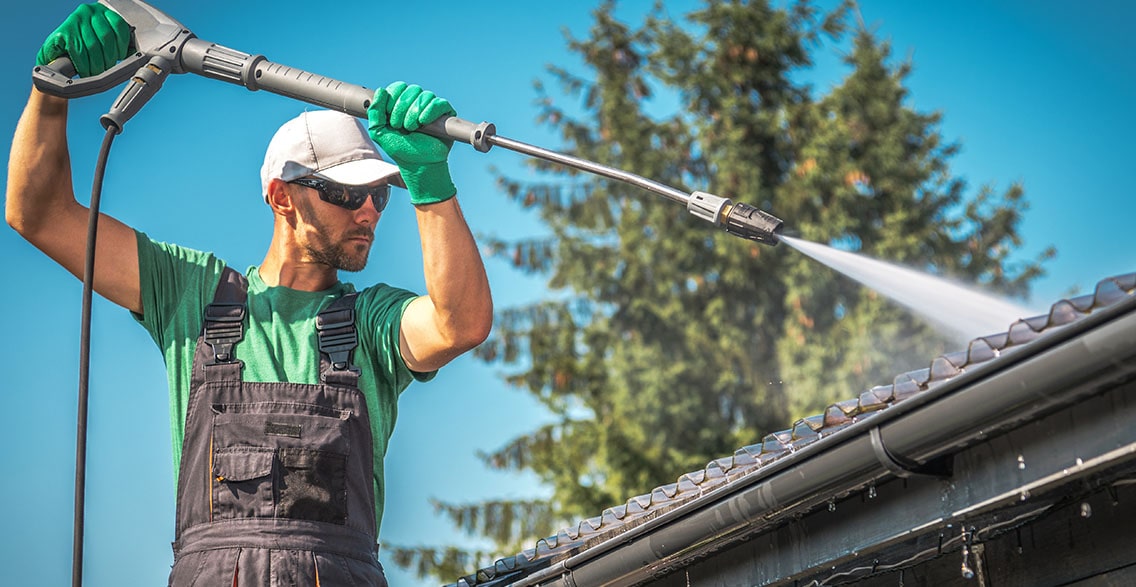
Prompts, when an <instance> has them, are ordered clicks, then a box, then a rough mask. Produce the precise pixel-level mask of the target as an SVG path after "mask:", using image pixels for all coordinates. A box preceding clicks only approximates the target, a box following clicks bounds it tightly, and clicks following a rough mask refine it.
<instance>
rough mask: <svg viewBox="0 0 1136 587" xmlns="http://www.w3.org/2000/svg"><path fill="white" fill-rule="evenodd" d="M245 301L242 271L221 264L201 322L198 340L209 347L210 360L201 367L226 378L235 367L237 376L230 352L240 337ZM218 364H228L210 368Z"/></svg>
mask: <svg viewBox="0 0 1136 587" xmlns="http://www.w3.org/2000/svg"><path fill="white" fill-rule="evenodd" d="M247 301H248V280H247V279H245V276H244V275H241V274H240V273H238V272H236V271H234V270H233V269H232V268H230V267H225V269H224V270H223V271H222V273H221V281H220V282H219V283H218V284H217V290H216V292H214V294H213V303H211V304H209V305H207V306H205V316H204V320H203V324H202V334H201V338H202V341H203V342H204V343H205V344H207V345H209V347H210V348H212V349H213V353H212V355H213V357H212V360H211V361H208V362H206V364H205V370H206V373H209V372H210V371H211V370H214V371H219V372H223V373H225V376H223V378H226V379H227V378H230V376H231V375H232V374H233V372H234V371H235V373H236V378H237V379H240V369H241V362H240V361H239V360H237V359H236V357H234V356H233V347H234V346H236V344H237V343H238V342H240V341H241V339H242V338H244V334H245V330H244V329H245V324H244V321H245V316H246V314H247V313H248V312H247V310H246V302H247ZM220 365H231V367H226V368H222V369H210V367H215V366H220Z"/></svg>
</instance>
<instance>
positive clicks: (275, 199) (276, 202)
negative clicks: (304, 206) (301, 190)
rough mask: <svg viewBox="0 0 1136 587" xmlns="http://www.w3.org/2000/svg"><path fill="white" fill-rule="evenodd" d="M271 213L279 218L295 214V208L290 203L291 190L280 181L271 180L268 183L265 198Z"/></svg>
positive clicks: (291, 202)
mask: <svg viewBox="0 0 1136 587" xmlns="http://www.w3.org/2000/svg"><path fill="white" fill-rule="evenodd" d="M265 199H266V200H267V201H268V206H269V207H270V208H272V212H273V213H275V214H279V215H281V216H291V215H293V214H295V210H296V206H295V203H294V202H293V201H292V190H291V189H289V188H288V184H287V182H285V181H284V180H282V179H279V178H277V179H273V180H271V181H269V182H268V194H267V195H266V196H265Z"/></svg>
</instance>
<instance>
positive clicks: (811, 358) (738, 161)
mask: <svg viewBox="0 0 1136 587" xmlns="http://www.w3.org/2000/svg"><path fill="white" fill-rule="evenodd" d="M614 9H615V5H614V2H605V3H604V4H602V5H601V6H600V7H599V8H598V9H597V10H596V11H595V12H594V24H593V26H592V28H591V30H590V31H589V34H588V37H587V38H585V39H570V40H569V44H570V47H571V49H572V50H573V51H574V52H575V53H576V54H577V55H579V56H580V58H581V60H582V62H583V64H584V67H583V73H574V72H572V71H570V70H569V69H568V68H564V67H559V66H553V67H550V68H549V74H550V77H551V78H552V79H553V80H554V81H555V82H556V83H557V85H558V86H559V87H560V89H561V90H562V91H563V95H562V97H559V98H554V97H552V96H551V95H549V94H547V93H546V90H545V88H544V86H543V84H538V86H537V89H538V91H539V92H540V97H541V100H540V102H539V103H540V104H541V112H540V116H539V120H540V121H541V122H542V123H545V124H547V125H549V126H551V127H552V128H554V129H556V130H557V131H558V132H559V136H560V137H561V138H562V145H561V146H560V148H559V149H558V150H560V151H563V152H568V153H571V154H573V155H575V156H577V157H581V158H584V159H587V160H591V161H596V162H599V163H602V164H605V165H608V166H611V167H615V168H618V169H624V170H627V171H631V172H633V173H636V174H638V175H641V176H643V177H647V178H651V179H655V180H657V181H659V182H661V183H663V184H666V185H670V186H675V187H678V188H680V189H682V190H683V191H694V190H702V191H707V192H711V193H715V194H719V195H723V196H727V197H733V198H735V199H737V200H739V201H744V202H747V203H751V204H753V205H755V206H758V207H760V208H763V209H765V210H768V211H770V212H772V213H773V214H775V215H777V216H779V217H781V218H783V219H785V221H786V227H787V228H788V229H789V230H791V231H792V232H794V233H796V234H797V235H799V236H800V237H802V238H805V239H808V240H812V241H818V242H824V243H833V242H838V243H841V244H843V245H844V246H846V247H851V248H854V249H858V250H860V251H862V252H864V253H867V254H870V255H872V256H874V257H878V258H883V259H888V260H892V261H896V262H900V263H903V264H906V265H909V266H914V267H918V268H921V269H924V270H927V271H930V272H934V273H940V274H943V275H949V276H952V277H955V278H959V279H963V280H966V281H970V282H977V283H979V284H981V285H983V286H985V287H986V288H989V289H993V290H997V291H1000V292H1005V293H1010V294H1024V293H1025V292H1026V291H1027V289H1028V286H1029V283H1030V282H1031V281H1032V280H1033V279H1034V278H1036V277H1038V276H1039V275H1040V274H1041V268H1040V263H1041V261H1042V259H1038V260H1036V261H1028V262H1014V261H1013V253H1014V251H1015V250H1016V249H1017V248H1019V247H1020V245H1021V240H1020V236H1019V235H1018V225H1019V223H1020V221H1021V219H1022V214H1023V213H1024V211H1025V210H1026V201H1025V198H1024V192H1023V189H1022V187H1021V186H1019V185H1013V186H1011V187H1010V188H1009V189H1007V190H1005V191H1002V192H998V191H997V190H995V189H994V188H993V187H991V186H985V187H982V188H980V189H979V190H978V191H977V194H975V195H974V196H973V197H970V198H968V197H967V193H968V187H967V184H966V182H965V181H964V180H963V179H961V178H958V177H955V176H953V175H952V174H951V171H950V168H949V161H950V159H951V157H952V156H953V155H954V154H955V153H956V152H957V151H958V146H957V145H956V144H953V143H951V142H948V141H947V140H946V139H944V137H942V136H941V134H940V133H939V130H938V124H939V120H940V116H939V114H937V113H924V112H920V111H918V110H916V109H915V108H913V106H912V105H911V104H910V98H909V96H908V93H907V90H906V88H905V86H904V83H905V79H906V77H907V76H908V75H909V74H910V71H911V64H910V63H900V64H898V65H897V64H895V63H893V60H892V57H891V53H890V47H889V45H888V44H887V43H886V42H882V41H880V40H879V39H878V38H877V36H876V35H875V33H873V32H872V31H870V30H868V29H866V28H865V27H864V26H863V25H859V26H850V25H849V21H850V20H851V12H852V9H853V7H852V6H851V5H842V6H840V7H838V8H837V9H835V10H833V11H831V12H823V11H820V10H818V9H817V8H815V7H814V6H812V5H810V4H809V3H807V2H804V1H801V2H796V3H793V4H791V5H789V6H785V7H777V6H774V5H771V4H770V3H769V2H767V1H763V0H752V1H742V0H731V1H720V2H707V3H706V4H705V5H704V6H703V7H702V8H701V9H699V10H697V11H695V12H693V13H691V14H689V15H686V17H685V22H683V23H681V24H678V23H675V22H674V21H673V20H672V19H671V18H669V17H668V16H667V15H666V13H665V11H664V9H663V8H662V7H661V6H659V7H657V8H656V9H655V11H654V12H653V13H652V14H650V15H648V16H647V17H646V18H645V19H644V22H643V23H642V24H640V25H637V26H634V27H633V26H631V25H628V24H626V23H624V22H620V21H619V20H617V19H616V18H615V17H614V15H613V13H614ZM832 46H839V47H843V48H844V51H845V53H844V59H845V64H846V66H847V70H848V75H847V76H846V77H845V78H844V79H843V81H842V82H841V83H839V84H837V85H835V86H834V87H833V88H832V89H831V91H829V92H828V93H827V94H825V95H822V96H816V95H814V94H815V91H814V90H813V88H812V87H811V86H810V85H809V84H808V83H806V82H805V81H803V80H804V79H805V78H806V75H805V74H806V73H807V71H808V68H809V67H810V66H811V65H812V60H813V55H814V54H815V52H816V51H820V50H825V49H827V48H829V47H832ZM664 99H665V100H677V104H678V105H679V108H678V109H677V110H678V112H673V113H668V114H663V115H658V114H657V113H652V107H653V106H654V105H655V104H656V102H657V101H662V100H664ZM532 165H533V166H534V167H536V168H538V169H540V170H541V171H543V172H544V173H543V174H542V177H543V178H544V179H543V180H542V181H540V182H537V183H531V184H526V183H521V182H518V181H515V180H512V179H510V178H508V177H501V178H499V181H500V185H501V187H502V188H503V190H504V191H505V192H506V193H507V194H509V195H510V196H511V197H512V198H513V199H514V200H515V201H516V202H517V203H518V204H519V205H522V206H525V207H530V208H533V209H535V211H536V213H537V214H538V215H539V217H540V219H541V221H542V223H543V224H544V225H545V226H546V227H547V229H548V233H549V234H550V236H549V237H548V238H546V239H533V240H525V241H520V242H507V241H503V240H493V241H492V242H491V249H492V250H493V251H494V252H495V254H498V255H501V256H504V257H505V258H507V259H510V260H511V261H512V262H513V263H514V264H515V265H516V266H517V268H518V269H519V270H522V271H527V272H530V273H535V274H539V275H543V276H546V277H547V279H548V284H549V286H550V288H552V289H553V290H556V291H557V292H559V293H560V294H562V295H558V296H556V297H555V298H554V299H552V300H545V301H541V302H538V303H534V304H532V305H528V306H524V307H516V308H507V309H505V310H503V311H501V312H500V313H499V315H498V317H497V321H496V329H495V331H494V333H493V335H492V336H491V338H490V340H489V341H487V342H486V344H484V345H482V347H481V348H480V349H479V350H478V356H479V357H481V358H482V359H483V360H485V361H487V362H490V363H495V364H500V365H503V366H505V367H507V368H510V369H511V371H510V373H509V374H508V375H507V381H508V382H509V383H510V384H512V385H515V386H517V387H519V388H522V389H524V390H526V391H528V392H530V393H532V394H533V395H534V396H535V397H536V398H538V399H539V400H540V401H541V402H543V404H544V405H545V406H547V407H548V409H549V410H550V411H551V412H552V413H553V414H555V415H556V416H557V418H558V419H557V421H556V422H555V423H554V424H551V425H547V426H544V427H542V428H540V429H537V430H534V431H533V432H532V433H530V434H527V435H524V436H521V437H519V438H516V439H515V440H513V441H512V442H510V443H509V444H508V445H506V446H504V447H502V448H501V449H500V450H499V451H496V452H495V453H493V454H489V455H484V460H485V462H486V464H487V465H488V466H489V467H491V468H495V469H502V470H528V471H531V472H534V473H535V474H536V475H537V476H538V477H539V478H540V479H541V480H542V481H544V482H545V483H547V485H548V486H549V487H551V488H552V491H553V496H552V500H551V503H550V505H549V508H547V509H541V510H540V511H539V512H538V511H535V510H534V511H531V512H529V514H523V513H521V512H519V511H517V510H513V509H510V508H509V507H504V505H505V504H501V503H486V504H466V505H462V506H450V505H447V506H443V507H444V509H446V511H448V512H449V513H450V515H451V517H453V518H454V519H455V521H458V522H459V526H460V527H463V528H465V529H466V530H467V531H470V532H471V533H472V534H477V535H481V536H489V537H492V538H493V540H494V541H495V542H496V543H497V544H498V545H500V546H501V551H500V552H499V553H498V554H500V555H505V554H512V553H515V552H517V551H518V550H519V548H517V546H518V545H519V544H523V542H525V541H529V544H527V545H526V546H531V544H532V540H533V539H534V538H535V537H540V536H546V535H549V534H551V533H552V532H554V531H555V530H556V527H555V524H556V523H567V522H568V521H571V520H578V519H582V518H586V517H591V516H595V515H597V514H598V513H600V512H601V511H602V510H603V509H604V508H607V507H610V506H613V505H617V504H620V503H623V502H624V501H625V500H627V499H628V498H629V497H631V496H634V495H638V494H642V493H645V492H648V491H649V490H650V489H652V488H653V487H656V486H658V485H661V484H665V483H669V482H672V481H674V479H675V478H677V476H678V475H680V474H682V473H684V472H687V471H691V470H695V469H697V468H700V467H702V466H704V465H705V464H706V462H708V461H709V460H710V459H713V458H716V457H720V456H723V455H727V454H730V453H732V452H733V451H734V450H735V449H736V448H737V447H739V446H743V445H746V444H751V443H753V442H755V441H757V440H758V439H760V438H761V437H762V436H763V435H764V434H766V433H768V432H771V431H774V430H780V429H785V428H788V427H789V425H790V424H791V423H792V419H794V418H797V417H802V416H805V415H809V414H812V413H816V412H818V411H820V410H822V409H823V408H824V406H825V405H826V404H828V403H830V402H833V401H836V400H839V399H846V398H847V397H849V396H851V395H854V394H856V393H858V392H859V391H861V390H862V389H864V388H866V387H868V386H870V385H873V384H877V383H885V382H887V381H889V380H890V378H891V376H893V375H894V374H896V373H897V372H899V371H903V370H908V369H912V368H917V367H921V366H923V365H922V364H920V363H919V362H920V361H926V360H928V359H929V358H930V357H932V356H934V355H935V354H936V353H939V352H942V351H944V350H946V349H945V348H944V346H943V345H944V340H943V339H942V338H941V337H940V336H939V335H937V334H936V333H935V332H934V331H933V330H931V329H930V328H928V327H927V326H926V325H924V324H923V323H922V322H920V321H919V320H918V319H916V318H914V317H912V316H910V315H908V314H906V313H905V312H904V311H903V310H901V309H899V308H897V307H896V306H894V305H892V304H891V303H890V302H888V301H887V300H885V299H882V298H880V297H879V296H877V295H875V294H874V293H872V292H871V291H867V290H865V289H863V288H862V287H860V286H858V285H857V284H855V283H853V282H851V281H849V280H847V279H845V278H843V277H841V276H839V275H837V274H835V273H833V272H832V271H830V270H828V269H826V268H824V267H822V266H819V265H817V264H816V263H815V262H812V261H811V260H809V259H807V258H806V257H804V256H803V255H799V254H795V253H794V252H793V251H792V250H790V249H789V248H788V247H778V248H776V249H770V248H767V247H764V246H762V245H757V244H754V243H752V242H749V241H745V240H742V239H738V238H735V237H733V236H730V235H727V234H725V233H722V232H718V231H715V230H713V229H712V228H710V227H709V226H708V225H706V224H705V223H703V222H702V221H699V220H697V219H695V218H693V217H691V216H690V215H689V214H687V212H686V211H685V210H684V209H683V208H682V207H681V206H676V205H674V204H673V203H670V202H667V201H663V200H662V199H659V198H655V197H653V196H649V195H647V194H645V193H644V192H643V191H641V190H640V189H639V188H635V187H632V186H629V185H625V184H623V183H619V182H611V181H601V180H597V179H596V178H594V177H592V176H585V175H581V174H579V173H577V172H574V171H572V170H567V169H563V168H560V167H557V166H554V165H552V164H547V163H544V162H540V161H533V162H532ZM1048 254H1051V253H1050V252H1047V253H1046V255H1048ZM1043 256H1044V255H1043ZM521 509H522V510H523V509H524V508H521ZM503 512H509V515H504V514H503ZM526 515H528V516H529V518H528V519H529V520H530V522H533V523H527V522H526V523H522V522H521V521H520V520H521V519H522V518H524V517H525V516H526ZM518 516H520V517H518ZM462 520H465V521H464V522H463V521H462ZM469 520H476V523H472V522H469ZM542 523H543V524H548V525H546V526H544V527H541V526H540V524H542ZM482 564H484V563H482ZM470 570H472V569H471V568H467V569H466V572H468V571H470ZM455 576H456V575H450V576H448V577H447V576H444V575H442V578H443V579H447V580H452V579H453V578H454V577H455Z"/></svg>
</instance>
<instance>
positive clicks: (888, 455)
mask: <svg viewBox="0 0 1136 587" xmlns="http://www.w3.org/2000/svg"><path fill="white" fill-rule="evenodd" d="M1117 337H1119V339H1117ZM1094 341H1095V342H1094ZM1134 343H1136V273H1134V274H1127V275H1121V276H1117V277H1111V278H1107V279H1104V280H1102V281H1100V282H1099V283H1098V284H1097V286H1096V288H1095V290H1094V292H1093V293H1092V294H1089V295H1084V296H1079V297H1074V298H1071V299H1065V300H1061V301H1058V302H1057V303H1055V304H1053V305H1052V307H1051V309H1050V311H1049V313H1048V314H1045V315H1040V316H1035V317H1031V318H1026V319H1021V320H1018V321H1016V322H1014V323H1013V324H1011V325H1010V327H1009V329H1008V330H1007V331H1006V332H1003V333H999V334H994V335H989V336H983V337H979V338H976V339H974V340H972V341H971V342H970V343H969V345H968V346H967V348H966V349H965V350H963V351H959V352H954V353H948V354H945V355H942V356H939V357H936V358H935V359H933V360H932V361H931V362H930V364H929V366H928V367H927V368H925V369H920V370H916V371H910V372H906V373H902V374H899V375H897V376H896V377H895V378H894V380H893V381H892V382H891V383H890V384H887V385H879V386H875V387H872V388H870V389H868V390H865V391H863V392H862V393H860V394H859V395H858V396H856V397H853V398H850V399H848V400H846V401H841V402H837V403H835V404H832V405H830V406H828V408H827V409H826V410H825V411H824V412H823V413H820V414H817V415H814V416H811V417H808V418H803V419H801V420H798V421H797V422H796V423H795V424H794V425H793V426H792V427H791V428H789V429H786V430H782V431H779V432H774V433H772V434H769V435H767V436H765V437H764V438H763V439H761V442H759V443H755V444H752V445H749V446H744V447H742V448H739V449H738V450H737V451H735V452H734V454H733V455H729V456H725V457H723V458H719V459H715V460H713V461H711V462H710V463H708V464H707V465H706V467H704V468H703V469H701V470H698V471H693V472H690V473H687V474H684V475H682V476H681V477H679V478H678V480H677V481H676V482H674V483H671V484H668V485H663V486H660V487H656V488H655V489H654V490H652V491H651V492H650V493H647V494H644V495H639V496H635V497H632V498H631V499H629V500H627V502H626V503H624V504H622V505H617V506H614V507H611V508H608V509H606V510H604V511H603V512H601V514H600V515H598V516H596V517H594V518H589V519H587V520H582V521H580V522H579V523H578V524H576V525H574V526H571V527H568V528H564V529H562V530H560V531H559V532H557V534H556V535H554V536H550V537H547V538H544V539H541V540H539V541H538V542H537V543H536V545H535V546H534V547H533V548H531V549H528V550H525V551H523V552H521V553H518V554H516V555H514V556H511V557H506V558H503V559H500V560H498V561H496V563H495V564H494V565H493V566H491V567H487V568H483V569H480V570H478V571H477V572H475V573H473V574H471V575H468V576H465V577H462V578H460V579H458V581H457V582H456V585H457V587H473V586H479V587H484V586H490V585H492V586H498V585H539V584H543V582H545V581H549V580H551V579H553V578H555V577H559V576H562V575H565V574H567V573H571V572H572V571H573V569H576V570H577V572H579V569H581V568H582V567H583V565H588V564H593V565H595V566H596V567H597V568H598V566H599V565H598V564H596V561H599V560H601V559H603V558H604V557H605V556H608V555H609V554H610V553H614V552H617V551H619V552H622V553H623V555H621V556H622V558H624V559H626V560H625V561H622V562H620V563H619V564H621V565H625V566H626V567H627V569H632V568H646V567H648V566H650V567H652V570H651V571H650V572H651V573H655V574H660V573H664V572H668V569H670V568H673V567H677V566H683V565H686V564H691V563H690V561H692V560H695V559H697V558H698V557H703V556H706V554H707V553H708V552H714V551H717V550H721V549H722V548H725V547H726V546H727V545H728V544H735V543H737V542H739V541H741V540H745V539H747V537H752V536H753V535H754V534H755V533H758V532H762V531H766V530H769V529H770V528H773V527H774V526H775V525H776V524H777V523H778V521H779V520H783V519H785V518H786V517H787V516H790V515H792V516H798V517H799V516H801V515H802V514H803V513H805V512H808V511H814V510H816V509H818V508H822V507H823V506H824V504H825V503H826V502H827V503H828V506H829V508H833V507H834V504H835V503H836V500H838V499H841V498H844V497H846V496H848V495H849V494H851V493H852V492H854V491H857V490H863V489H864V488H865V487H868V488H869V489H870V491H871V492H872V494H873V495H872V496H873V497H874V493H875V488H876V484H878V483H881V482H883V481H885V480H887V479H894V478H898V477H908V476H915V475H930V476H934V475H937V474H940V473H944V471H940V470H939V469H941V468H942V467H943V466H947V467H948V470H947V471H946V472H949V465H950V463H949V462H944V461H943V459H942V458H940V457H942V455H945V454H949V453H951V452H957V451H958V450H961V448H963V447H965V446H967V445H968V444H973V443H974V442H976V440H975V439H979V440H981V439H984V438H988V437H990V436H992V435H995V434H997V433H999V431H1004V430H1008V429H1011V428H1014V427H1015V426H1020V425H1021V424H1022V423H1023V422H1026V421H1030V420H1036V419H1037V418H1040V417H1041V416H1042V415H1044V414H1045V413H1047V412H1048V411H1052V410H1053V409H1055V406H1060V405H1069V404H1070V403H1071V402H1073V401H1074V400H1075V399H1077V398H1078V397H1082V396H1083V394H1085V393H1090V392H1093V391H1095V390H1099V385H1097V384H1096V383H1093V384H1092V385H1090V383H1091V382H1095V381H1098V380H1099V379H1101V378H1102V377H1104V375H1101V376H1099V377H1098V376H1096V375H1095V374H1097V373H1102V374H1104V373H1111V372H1112V371H1117V370H1119V371H1118V372H1123V373H1129V371H1136V367H1133V366H1132V365H1131V364H1130V362H1126V361H1122V360H1121V359H1127V357H1128V356H1130V355H1131V354H1133V353H1136V351H1134V350H1132V349H1136V344H1134ZM1094 345H1095V346H1094ZM1102 349H1103V350H1102ZM1074 375H1075V376H1076V379H1075V380H1074V379H1068V377H1073V376H1074ZM1066 376H1068V377H1066ZM1062 377H1066V379H1068V380H1066V379H1063V378H1062ZM1113 378H1114V379H1115V378H1116V377H1115V375H1114V377H1113ZM1082 380H1083V381H1082ZM1048 385H1053V386H1059V389H1053V390H1051V389H1049V388H1048V387H1047V386H1048ZM900 455H902V456H900ZM1018 458H1019V459H1021V458H1022V457H1021V456H1020V455H1019V456H1018ZM968 507H969V506H968ZM664 533H665V536H666V540H663V539H662V536H663V535H664ZM645 536H654V538H652V540H651V541H650V542H651V543H652V544H650V545H647V546H644V547H643V548H644V549H645V550H643V551H642V552H639V551H636V550H634V547H635V543H636V541H640V539H642V538H643V537H645ZM608 566H610V565H608ZM627 569H624V570H623V571H619V572H623V573H625V575H626V573H629V572H631V571H629V570H627ZM611 572H613V573H616V575H618V573H619V572H616V571H611ZM612 576H615V575H612ZM640 579H642V578H641V577H640ZM621 581H622V582H621V583H620V584H636V580H633V579H630V578H626V577H625V576H623V578H622V579H621ZM606 582H607V579H605V580H603V581H601V580H599V579H598V578H594V577H593V578H592V579H584V578H583V575H581V576H580V577H578V578H576V579H575V583H577V584H580V585H584V584H601V583H606ZM640 582H641V581H640ZM565 584H571V582H566V583H565Z"/></svg>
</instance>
